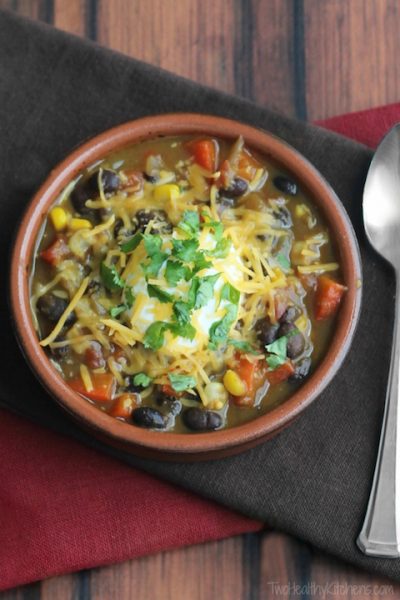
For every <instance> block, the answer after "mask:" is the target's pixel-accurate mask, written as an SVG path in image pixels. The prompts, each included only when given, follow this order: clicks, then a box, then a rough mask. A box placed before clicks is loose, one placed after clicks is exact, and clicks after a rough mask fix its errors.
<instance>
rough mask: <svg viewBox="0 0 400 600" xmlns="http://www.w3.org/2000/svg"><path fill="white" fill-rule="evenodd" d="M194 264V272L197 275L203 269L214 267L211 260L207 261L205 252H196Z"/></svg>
mask: <svg viewBox="0 0 400 600" xmlns="http://www.w3.org/2000/svg"><path fill="white" fill-rule="evenodd" d="M193 262H194V268H193V271H194V272H195V273H197V271H201V270H202V269H207V268H208V267H211V265H212V263H211V262H210V261H209V260H207V259H206V257H205V256H204V251H203V250H200V251H199V252H196V254H195V256H194V259H193Z"/></svg>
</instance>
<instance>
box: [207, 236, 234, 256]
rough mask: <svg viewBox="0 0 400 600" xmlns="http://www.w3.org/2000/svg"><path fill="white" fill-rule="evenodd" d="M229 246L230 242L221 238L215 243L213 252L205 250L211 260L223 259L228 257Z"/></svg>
mask: <svg viewBox="0 0 400 600" xmlns="http://www.w3.org/2000/svg"><path fill="white" fill-rule="evenodd" d="M231 246H232V242H231V240H229V239H228V238H222V239H220V240H219V241H218V242H217V243H216V245H215V248H214V250H207V254H208V256H212V257H213V258H225V257H226V256H228V254H229V251H230V249H231Z"/></svg>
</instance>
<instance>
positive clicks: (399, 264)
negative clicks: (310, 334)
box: [357, 124, 400, 558]
mask: <svg viewBox="0 0 400 600" xmlns="http://www.w3.org/2000/svg"><path fill="white" fill-rule="evenodd" d="M363 213H364V224H365V231H366V233H367V237H368V239H369V241H370V242H371V245H372V246H373V247H374V249H375V250H376V251H377V252H378V253H379V254H380V255H381V256H382V257H383V258H385V259H386V260H387V261H388V262H389V263H390V264H391V265H392V267H393V269H394V273H395V277H396V296H395V320H394V332H393V342H392V358H391V361H390V370H389V378H388V384H387V390H386V401H385V412H384V416H383V425H382V432H381V439H380V443H379V450H378V458H377V462H376V467H375V473H374V479H373V482H372V489H371V494H370V497H369V502H368V508H367V512H366V515H365V520H364V524H363V527H362V529H361V532H360V535H359V537H358V539H357V544H358V546H359V548H360V549H361V550H362V551H363V552H364V553H365V554H368V555H369V556H382V557H386V558H397V557H399V556H400V511H399V508H400V497H399V496H400V488H399V484H400V468H399V462H400V452H399V451H400V440H398V435H399V431H400V423H399V417H400V387H399V383H400V378H399V371H400V324H399V319H400V310H399V299H400V298H399V292H400V286H399V278H400V124H398V125H396V126H395V127H393V129H391V131H390V132H389V133H388V134H387V135H386V137H385V138H384V139H383V141H382V142H381V144H380V145H379V147H378V150H377V151H376V153H375V156H374V158H373V159H372V162H371V166H370V168H369V171H368V176H367V180H366V182H365V187H364V198H363Z"/></svg>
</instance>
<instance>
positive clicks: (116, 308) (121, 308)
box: [110, 304, 127, 319]
mask: <svg viewBox="0 0 400 600" xmlns="http://www.w3.org/2000/svg"><path fill="white" fill-rule="evenodd" d="M126 308H127V306H126V304H119V305H118V306H113V307H112V308H111V309H110V315H111V317H112V318H113V319H115V318H116V317H118V315H120V314H121V313H123V312H124V311H125V310H126Z"/></svg>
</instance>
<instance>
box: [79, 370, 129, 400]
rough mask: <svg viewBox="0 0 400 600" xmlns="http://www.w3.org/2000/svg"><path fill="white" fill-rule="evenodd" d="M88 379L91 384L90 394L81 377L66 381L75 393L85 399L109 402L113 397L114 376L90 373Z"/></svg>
mask: <svg viewBox="0 0 400 600" xmlns="http://www.w3.org/2000/svg"><path fill="white" fill-rule="evenodd" d="M90 378H91V380H92V383H93V389H92V390H91V391H90V392H88V391H87V390H86V387H85V385H84V383H83V381H82V379H81V377H78V378H77V379H73V380H72V381H68V385H69V386H70V387H71V388H72V389H73V390H75V392H78V393H79V394H82V396H86V398H90V399H91V400H96V401H97V402H110V400H112V398H113V396H114V393H115V388H116V384H117V381H116V379H115V377H114V375H112V374H111V373H91V375H90Z"/></svg>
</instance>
